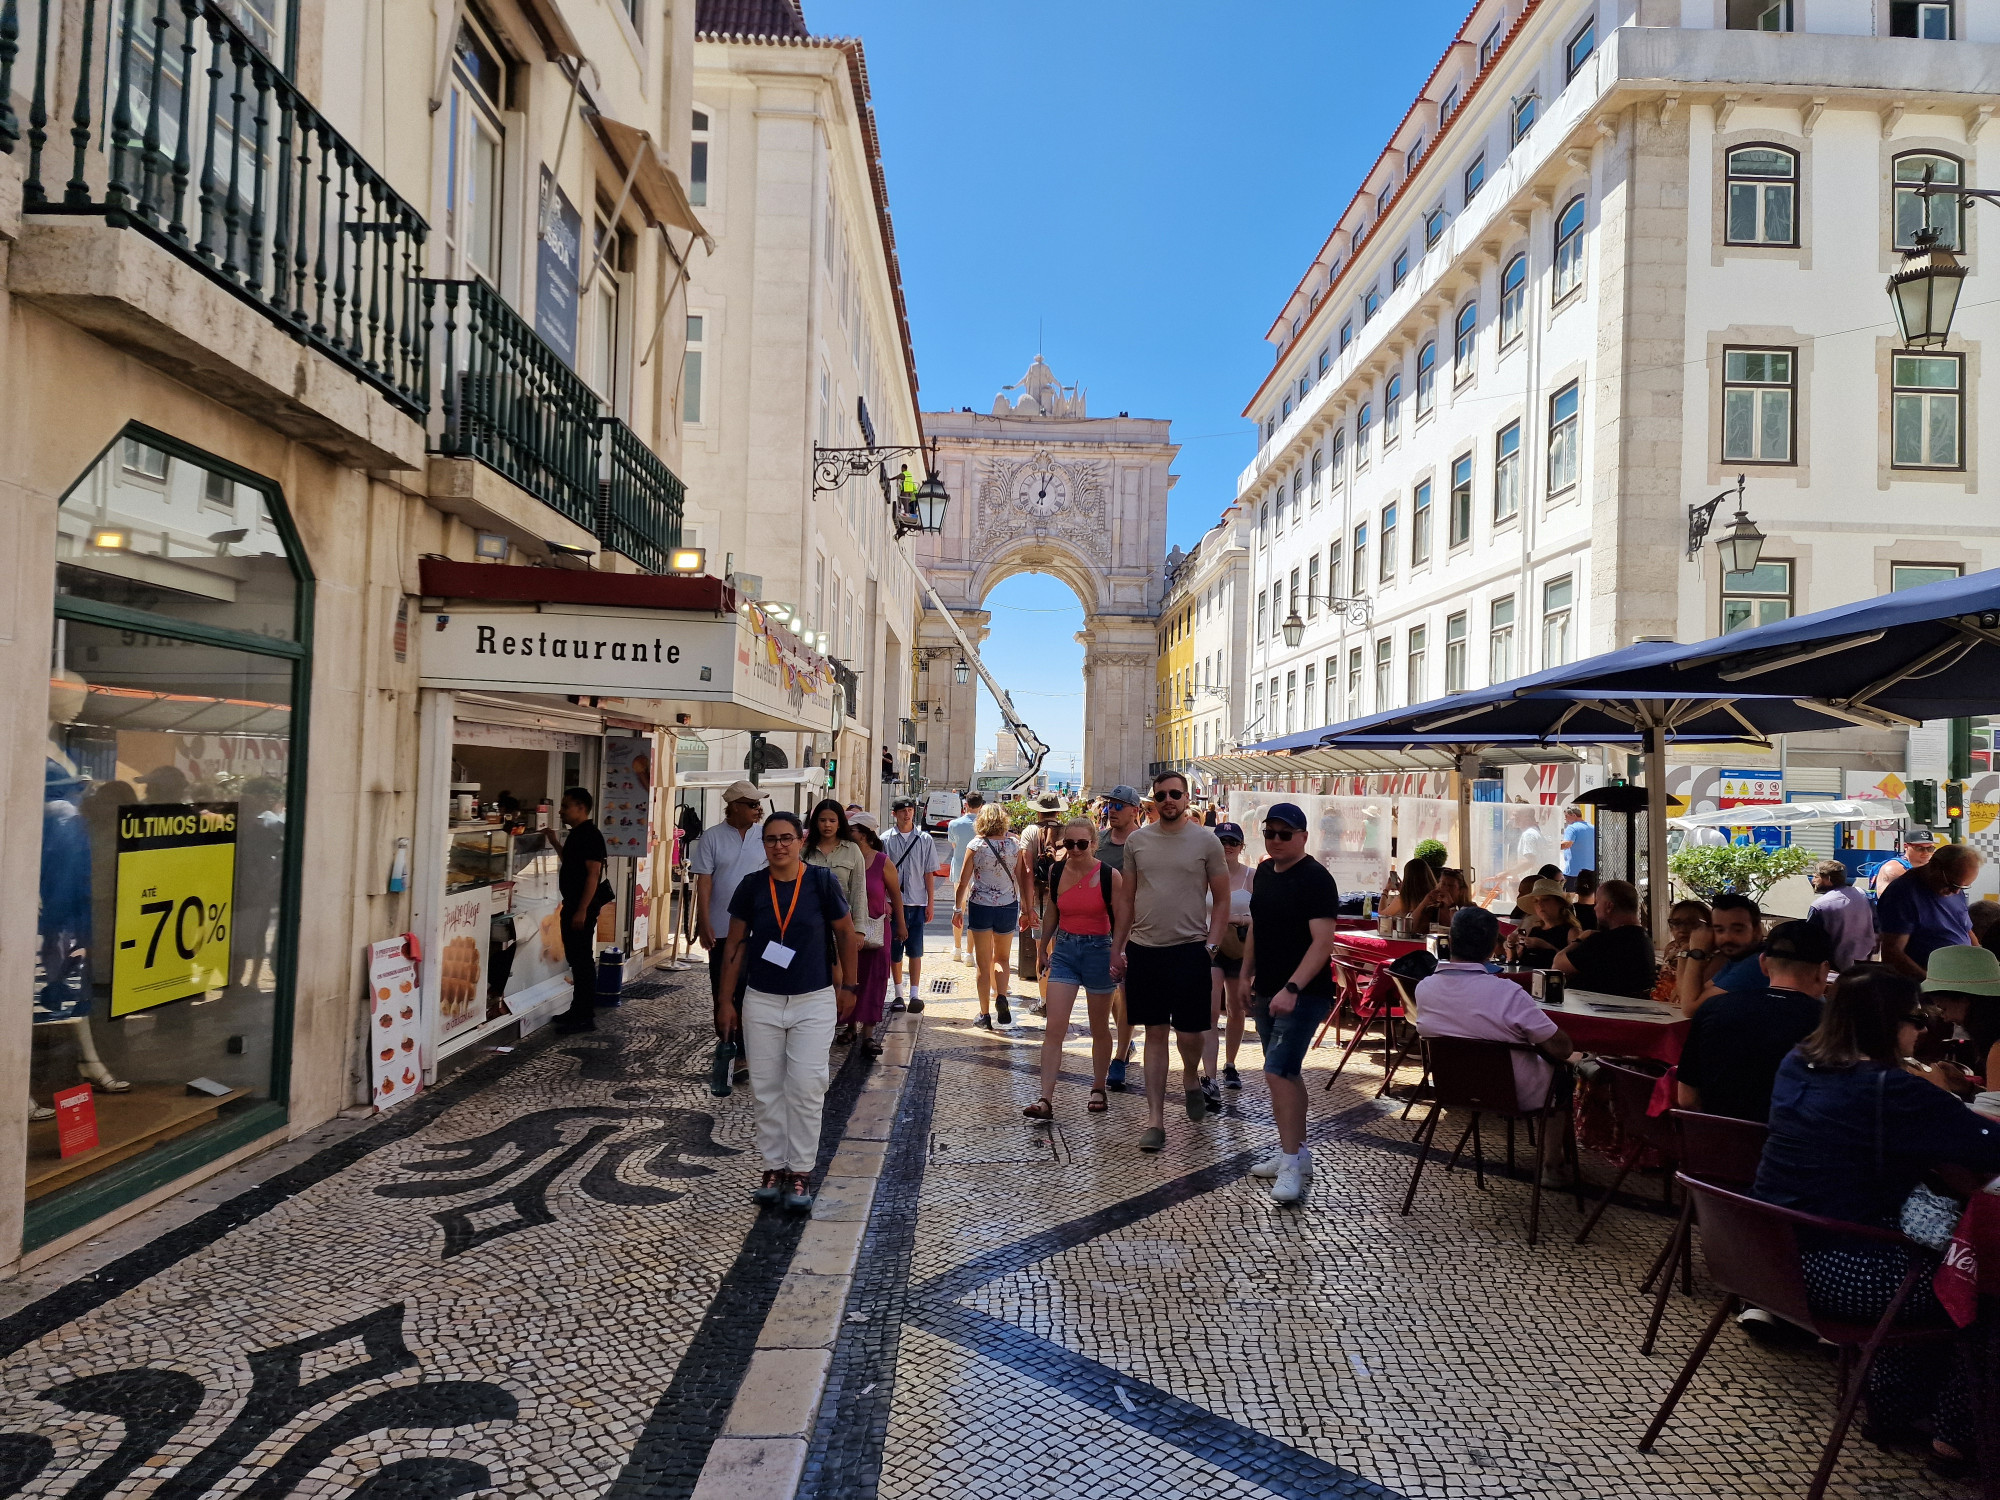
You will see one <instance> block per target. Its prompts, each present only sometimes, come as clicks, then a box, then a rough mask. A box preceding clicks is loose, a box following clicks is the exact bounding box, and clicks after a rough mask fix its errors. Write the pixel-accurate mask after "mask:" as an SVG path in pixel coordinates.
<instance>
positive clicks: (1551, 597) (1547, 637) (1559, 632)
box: [1542, 575, 1576, 671]
mask: <svg viewBox="0 0 2000 1500" xmlns="http://www.w3.org/2000/svg"><path fill="white" fill-rule="evenodd" d="M1575 593H1576V586H1575V583H1574V581H1573V580H1571V579H1570V578H1569V577H1568V575H1564V576H1563V577H1561V578H1551V579H1550V580H1549V581H1548V582H1547V583H1545V584H1543V585H1542V669H1543V670H1544V671H1546V670H1548V669H1549V668H1550V667H1560V666H1566V665H1567V664H1568V663H1569V661H1570V659H1571V656H1572V653H1573V648H1574V646H1575V637H1574V633H1573V632H1572V630H1571V628H1570V605H1571V603H1572V602H1573V599H1574V596H1575Z"/></svg>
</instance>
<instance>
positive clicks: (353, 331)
mask: <svg viewBox="0 0 2000 1500" xmlns="http://www.w3.org/2000/svg"><path fill="white" fill-rule="evenodd" d="M24 15H25V16H26V17H27V20H28V23H29V27H30V29H31V31H32V35H31V36H30V37H29V38H28V41H27V43H26V44H25V45H24V44H23V42H22V33H23V27H22V18H23V16H24ZM24 72H25V74H26V76H25V78H23V76H22V75H23V73H24ZM17 83H19V85H20V87H21V89H22V92H23V93H25V94H26V95H27V96H28V99H29V109H28V119H27V129H26V131H25V132H23V131H22V129H21V124H20V121H19V119H18V118H17V116H16V113H15V111H14V110H13V109H12V108H11V101H12V99H13V97H14V89H15V86H16V84H17ZM52 126H53V129H52V128H51V127H52ZM23 139H25V140H26V142H27V147H28V168H27V175H26V179H25V182H24V186H23V194H22V206H23V207H24V208H25V209H26V210H27V211H29V212H31V213H57V214H85V215H97V216H102V218H103V219H104V221H105V222H106V223H107V224H111V225H115V226H119V227H131V228H134V229H138V230H140V231H142V232H143V233H145V234H146V235H148V236H149V237H151V238H152V239H154V240H156V241H158V242H159V243H160V244H162V245H165V246H166V247H167V248H168V249H170V250H172V251H173V252H174V253H176V254H177V255H179V256H180V257H181V258H182V259H184V260H186V261H187V262H189V263H190V264H191V265H194V266H195V267H197V268H199V269H200V270H201V271H202V272H204V273H205V274H206V275H208V276H210V277H212V278H213V279H214V280H216V281H218V282H220V283H221V284H222V285H223V286H225V287H227V288H228V289H229V290H230V291H232V292H234V293H235V294H236V295H237V296H239V297H242V298H243V299H244V300H245V301H247V302H249V303H251V304H252V305H253V306H255V307H256V308H258V310H259V311H261V312H263V313H264V314H265V315H266V316H267V317H269V318H271V319H272V320H273V321H274V322H276V323H277V324H278V325H279V326H280V327H282V328H284V329H285V330H286V332H288V333H290V334H291V335H292V336H293V337H295V338H297V339H299V340H301V341H302V342H304V343H306V344H309V345H311V346H312V347H313V348H315V349H318V350H319V351H320V352H321V353H323V354H325V355H327V356H329V357H330V358H332V359H334V360H336V361H338V362H339V363H340V364H342V365H343V366H345V367H346V368H347V369H348V370H350V371H351V372H352V373H354V374H355V375H357V376H359V377H360V378H361V379H363V380H365V381H367V382H368V383H369V384H370V385H372V386H374V387H375V388H376V389H378V390H380V391H381V392H382V393H383V394H384V395H385V396H387V397H388V398H389V399H390V400H392V401H394V402H395V403H396V404H397V405H398V406H400V407H402V408H403V409H404V410H406V411H408V412H410V413H411V414H412V415H415V416H422V415H423V414H424V412H425V411H426V410H427V409H428V407H429V404H430V391H429V377H430V356H429V346H428V343H427V337H428V331H427V327H426V324H425V322H424V320H423V318H422V315H421V309H420V307H419V306H418V298H417V279H418V276H419V274H420V270H421V264H422V260H423V245H424V239H425V236H426V235H427V234H428V232H429V231H428V228H427V226H426V225H425V223H424V221H423V219H422V218H421V217H420V216H419V215H418V213H417V211H416V210H415V209H414V208H412V207H411V206H410V205H409V204H408V203H406V202H404V201H403V199H402V198H401V197H399V196H398V195H397V194H396V193H395V191H394V190H393V189H391V188H390V186H389V184H388V183H387V182H386V181H385V180H384V179H383V177H382V176H381V174H380V173H378V172H377V171H376V170H375V169H374V168H373V167H372V166H370V165H369V164H368V163H367V162H366V161H364V160H362V158H361V155H360V153H359V152H358V151H356V150H355V149H354V147H353V146H351V145H350V144H349V143H348V142H347V140H346V139H345V138H343V137H342V136H341V134H340V133H339V132H338V131H336V130H335V129H334V128H333V127H332V126H331V125H330V124H328V123H327V120H326V118H325V116H323V115H321V114H320V112H319V111H318V110H316V109H314V108H313V107H312V105H311V104H310V103H308V102H307V100H306V98H305V96H304V95H302V94H301V93H300V92H299V91H298V89H297V88H295V87H294V86H293V85H292V82H291V80H290V79H288V78H286V77H285V75H284V72H283V70H282V69H280V68H279V67H278V65H277V64H276V63H274V62H272V61H271V60H270V59H269V58H268V57H266V56H265V55H264V54H263V53H262V52H261V51H259V50H258V48H257V46H256V44H255V43H254V42H252V41H251V40H250V38H249V37H248V36H246V35H245V34H244V32H243V31H242V30H241V29H240V28H239V27H238V26H237V25H236V23H235V22H234V21H233V20H232V19H231V18H230V15H229V12H228V8H227V7H226V6H225V5H224V4H222V3H221V0H0V151H8V152H11V151H13V150H14V149H15V148H16V146H17V145H18V143H19V142H20V141H21V140H23Z"/></svg>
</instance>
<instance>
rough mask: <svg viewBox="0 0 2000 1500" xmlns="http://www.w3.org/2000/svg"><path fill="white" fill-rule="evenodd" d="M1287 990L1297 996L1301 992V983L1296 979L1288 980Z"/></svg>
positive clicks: (1286, 983)
mask: <svg viewBox="0 0 2000 1500" xmlns="http://www.w3.org/2000/svg"><path fill="white" fill-rule="evenodd" d="M1285 988H1286V989H1288V990H1290V991H1291V992H1292V993H1293V994H1294V995H1296V994H1297V993H1298V992H1299V982H1298V981H1297V980H1296V979H1287V980H1286V981H1285Z"/></svg>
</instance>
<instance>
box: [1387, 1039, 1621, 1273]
mask: <svg viewBox="0 0 2000 1500" xmlns="http://www.w3.org/2000/svg"><path fill="white" fill-rule="evenodd" d="M1423 1045H1424V1060H1425V1063H1426V1065H1427V1067H1428V1069H1429V1071H1430V1076H1431V1099H1430V1113H1429V1114H1427V1115H1425V1116H1424V1122H1423V1124H1421V1125H1419V1126H1418V1127H1417V1135H1416V1139H1417V1143H1418V1147H1419V1149H1418V1151H1417V1165H1416V1168H1415V1170H1414V1171H1412V1172H1411V1173H1410V1186H1409V1190H1408V1191H1407V1192H1405V1193H1404V1194H1403V1212H1404V1213H1405V1214H1408V1213H1409V1211H1410V1205H1411V1204H1413V1203H1415V1202H1416V1199H1417V1180H1418V1179H1419V1178H1420V1177H1422V1176H1423V1174H1424V1163H1425V1162H1426V1161H1428V1160H1429V1159H1430V1153H1431V1145H1432V1143H1433V1142H1434V1141H1435V1139H1436V1137H1437V1127H1438V1121H1439V1120H1440V1119H1442V1118H1443V1117H1444V1112H1445V1111H1446V1110H1448V1109H1462V1110H1468V1111H1470V1112H1471V1115H1472V1120H1471V1123H1469V1124H1468V1125H1467V1126H1466V1127H1465V1134H1464V1135H1462V1136H1460V1137H1459V1140H1458V1144H1457V1145H1456V1146H1455V1147H1453V1148H1452V1153H1451V1160H1450V1161H1448V1162H1447V1163H1446V1164H1445V1171H1447V1172H1449V1171H1451V1170H1452V1169H1453V1168H1454V1167H1456V1166H1457V1165H1458V1158H1459V1153H1460V1152H1462V1151H1464V1150H1465V1143H1466V1141H1467V1139H1470V1140H1471V1142H1472V1170H1473V1177H1474V1180H1475V1182H1477V1184H1478V1186H1479V1187H1480V1189H1481V1190H1482V1191H1483V1190H1484V1189H1485V1187H1486V1153H1485V1149H1484V1146H1483V1143H1482V1142H1481V1140H1480V1135H1479V1122H1480V1120H1481V1119H1482V1118H1483V1117H1484V1116H1487V1115H1491V1116H1493V1117H1494V1118H1495V1119H1499V1120H1505V1121H1506V1122H1507V1126H1508V1134H1507V1169H1508V1171H1509V1172H1511V1171H1513V1169H1514V1136H1513V1125H1514V1122H1515V1121H1516V1120H1526V1121H1528V1122H1530V1123H1531V1124H1532V1123H1533V1122H1534V1121H1537V1120H1539V1121H1542V1122H1543V1124H1544V1125H1545V1126H1548V1127H1551V1128H1552V1127H1553V1124H1554V1121H1555V1119H1556V1117H1557V1116H1558V1115H1560V1116H1562V1117H1563V1119H1564V1120H1565V1121H1566V1122H1567V1125H1568V1131H1569V1138H1568V1143H1567V1153H1568V1156H1569V1166H1570V1180H1571V1184H1572V1186H1573V1188H1574V1191H1575V1193H1576V1207H1577V1212H1578V1213H1581V1212H1582V1211H1583V1177H1582V1174H1581V1173H1580V1172H1578V1170H1577V1160H1576V1111H1575V1109H1574V1108H1573V1107H1572V1103H1571V1102H1568V1101H1566V1102H1564V1103H1560V1104H1559V1103H1557V1102H1556V1094H1557V1090H1558V1086H1559V1085H1560V1083H1561V1081H1562V1080H1561V1073H1560V1070H1561V1068H1562V1067H1563V1064H1561V1063H1556V1064H1555V1067H1556V1069H1557V1070H1558V1071H1557V1072H1555V1073H1552V1074H1551V1075H1550V1077H1549V1089H1548V1093H1547V1094H1546V1095H1545V1096H1544V1097H1543V1099H1542V1102H1541V1103H1540V1104H1538V1105H1532V1106H1527V1107H1523V1106H1522V1104H1521V1102H1520V1095H1519V1093H1518V1091H1517V1089H1516V1087H1515V1083H1514V1054H1515V1053H1517V1052H1530V1053H1535V1054H1536V1055H1537V1056H1539V1055H1540V1051H1539V1049H1538V1048H1535V1047H1532V1046H1529V1045H1528V1044H1527V1043H1525V1042H1489V1041H1479V1040H1475V1039H1474V1038H1471V1037H1462V1036H1431V1037H1425V1038H1424V1039H1423ZM1533 1177H1534V1190H1533V1195H1532V1196H1531V1197H1530V1199H1529V1201H1528V1243H1529V1244H1530V1245H1532V1244H1534V1243H1535V1238H1536V1235H1537V1233H1538V1231H1539V1229H1540V1226H1541V1221H1542V1170H1541V1151H1540V1149H1539V1148H1537V1150H1536V1160H1535V1164H1534V1172H1533Z"/></svg>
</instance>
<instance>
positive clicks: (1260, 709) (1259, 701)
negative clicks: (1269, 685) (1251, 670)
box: [1250, 682, 1269, 732]
mask: <svg viewBox="0 0 2000 1500" xmlns="http://www.w3.org/2000/svg"><path fill="white" fill-rule="evenodd" d="M1253 697H1254V701H1255V703H1256V708H1255V709H1254V710H1253V717H1252V718H1251V720H1250V722H1251V724H1252V725H1256V724H1262V723H1263V722H1264V684H1263V683H1261V682H1260V683H1258V684H1257V690H1256V692H1255V694H1254V695H1253ZM1265 728H1266V732H1268V731H1269V726H1268V725H1266V726H1265Z"/></svg>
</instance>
